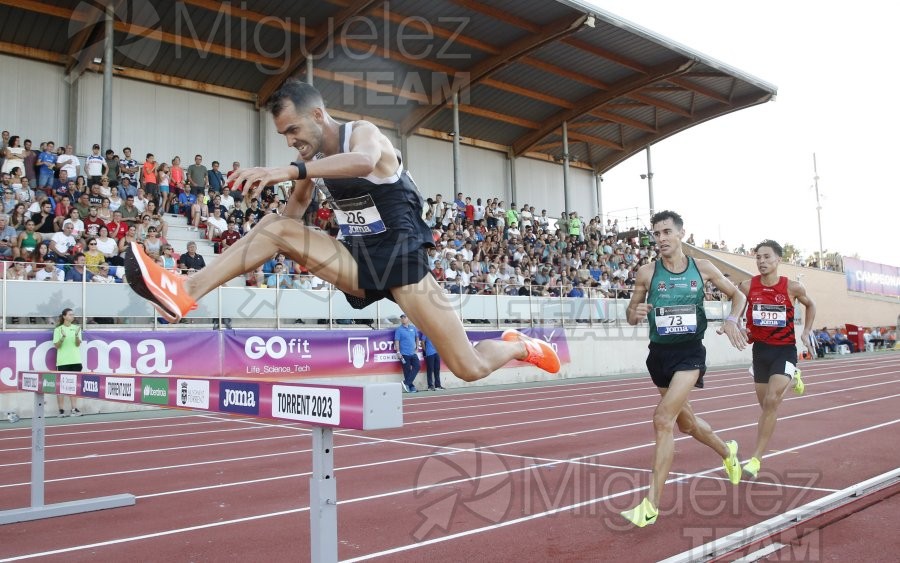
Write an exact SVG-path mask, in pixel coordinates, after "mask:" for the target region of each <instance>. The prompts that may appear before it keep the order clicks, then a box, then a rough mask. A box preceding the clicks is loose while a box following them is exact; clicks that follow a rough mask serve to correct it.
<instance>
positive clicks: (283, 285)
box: [266, 264, 294, 289]
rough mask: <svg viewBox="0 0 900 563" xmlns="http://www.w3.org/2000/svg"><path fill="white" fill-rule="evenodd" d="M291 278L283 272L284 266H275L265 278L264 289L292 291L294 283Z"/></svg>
mask: <svg viewBox="0 0 900 563" xmlns="http://www.w3.org/2000/svg"><path fill="white" fill-rule="evenodd" d="M291 278H292V276H291V275H290V274H288V273H286V272H285V269H284V264H276V265H275V271H274V272H273V273H272V274H271V275H270V276H269V277H268V278H266V287H277V288H279V289H293V287H294V283H293V280H292V279H291Z"/></svg>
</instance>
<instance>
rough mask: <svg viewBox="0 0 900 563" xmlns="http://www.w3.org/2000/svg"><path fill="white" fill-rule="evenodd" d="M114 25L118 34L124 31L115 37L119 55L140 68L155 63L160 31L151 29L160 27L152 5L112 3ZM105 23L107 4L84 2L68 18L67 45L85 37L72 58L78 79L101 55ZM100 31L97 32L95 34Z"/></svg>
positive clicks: (139, 0) (125, 0)
mask: <svg viewBox="0 0 900 563" xmlns="http://www.w3.org/2000/svg"><path fill="white" fill-rule="evenodd" d="M113 5H114V8H115V9H114V12H113V24H114V25H115V26H116V27H117V28H118V29H119V30H121V29H122V28H123V27H124V31H125V33H124V35H123V36H117V37H116V43H115V50H116V53H117V54H118V55H121V56H124V57H127V58H128V59H130V60H132V61H134V62H135V63H138V64H139V65H141V66H149V65H150V64H152V63H153V61H154V60H156V55H157V54H158V53H159V46H160V43H159V41H160V38H161V37H162V31H161V30H160V29H154V27H155V26H158V25H159V22H160V20H159V14H158V13H157V12H156V9H155V8H154V7H153V5H152V4H151V3H150V2H148V1H147V0H122V1H121V2H114V3H113ZM105 19H106V2H102V1H100V0H86V1H83V2H79V4H78V6H76V7H75V10H74V11H73V12H72V17H71V18H69V30H68V34H69V41H70V42H73V40H74V39H76V38H79V37H83V36H84V34H87V38H86V39H87V40H86V41H84V42H83V44H84V47H82V48H81V50H79V51H77V52H75V53H73V54H72V56H73V57H75V59H76V60H77V61H78V67H77V74H76V73H72V74H71V75H70V76H75V77H77V76H78V75H80V74H81V72H82V71H84V69H85V67H87V65H88V64H89V63H90V61H91V60H92V59H93V58H94V57H99V56H101V55H102V54H103V41H104V34H103V22H104V20H105ZM97 27H99V28H100V30H99V31H100V32H99V33H94V29H95V28H97Z"/></svg>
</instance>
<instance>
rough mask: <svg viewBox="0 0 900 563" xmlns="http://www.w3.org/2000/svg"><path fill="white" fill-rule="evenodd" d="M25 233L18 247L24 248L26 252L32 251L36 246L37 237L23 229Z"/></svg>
mask: <svg viewBox="0 0 900 563" xmlns="http://www.w3.org/2000/svg"><path fill="white" fill-rule="evenodd" d="M25 233H26V234H25V238H23V239H22V244H21V246H20V248H24V249H25V250H27V251H28V252H32V251H33V250H34V249H35V248H37V237H35V236H34V233H28V231H25Z"/></svg>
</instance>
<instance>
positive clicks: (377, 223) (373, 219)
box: [334, 195, 385, 237]
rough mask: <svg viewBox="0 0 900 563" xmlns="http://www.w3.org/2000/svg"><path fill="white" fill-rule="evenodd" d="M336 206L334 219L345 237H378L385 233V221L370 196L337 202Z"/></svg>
mask: <svg viewBox="0 0 900 563" xmlns="http://www.w3.org/2000/svg"><path fill="white" fill-rule="evenodd" d="M334 206H335V209H334V217H335V219H337V222H338V226H340V229H341V234H342V235H343V236H345V237H354V236H368V235H377V234H379V233H383V232H384V231H385V226H384V220H383V219H382V218H381V214H380V213H379V212H378V208H377V207H375V202H374V201H373V200H372V196H370V195H363V196H359V197H353V198H348V199H342V200H340V201H335V202H334Z"/></svg>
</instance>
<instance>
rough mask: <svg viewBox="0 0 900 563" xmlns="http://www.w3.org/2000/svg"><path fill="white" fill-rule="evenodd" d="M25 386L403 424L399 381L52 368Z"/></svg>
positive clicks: (23, 379) (29, 374) (333, 422)
mask: <svg viewBox="0 0 900 563" xmlns="http://www.w3.org/2000/svg"><path fill="white" fill-rule="evenodd" d="M18 381H19V388H20V389H21V390H23V391H33V392H36V393H53V394H60V395H70V396H73V397H84V398H87V399H100V400H105V401H115V402H124V403H135V404H143V405H150V406H157V407H169V408H175V409H188V410H194V411H202V412H218V413H226V414H237V415H243V416H252V417H258V418H268V419H274V420H287V421H291V422H300V423H303V424H309V425H313V426H322V427H330V428H346V429H351V430H378V429H382V428H399V427H401V426H403V399H402V394H401V388H400V384H399V383H345V382H342V383H341V384H340V385H334V384H331V383H329V382H327V381H322V380H310V381H304V382H302V383H297V382H282V381H263V380H233V379H213V378H195V377H190V376H178V375H167V376H160V375H118V374H98V373H73V372H50V371H46V372H45V371H40V372H38V371H25V372H20V374H19V378H18Z"/></svg>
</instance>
